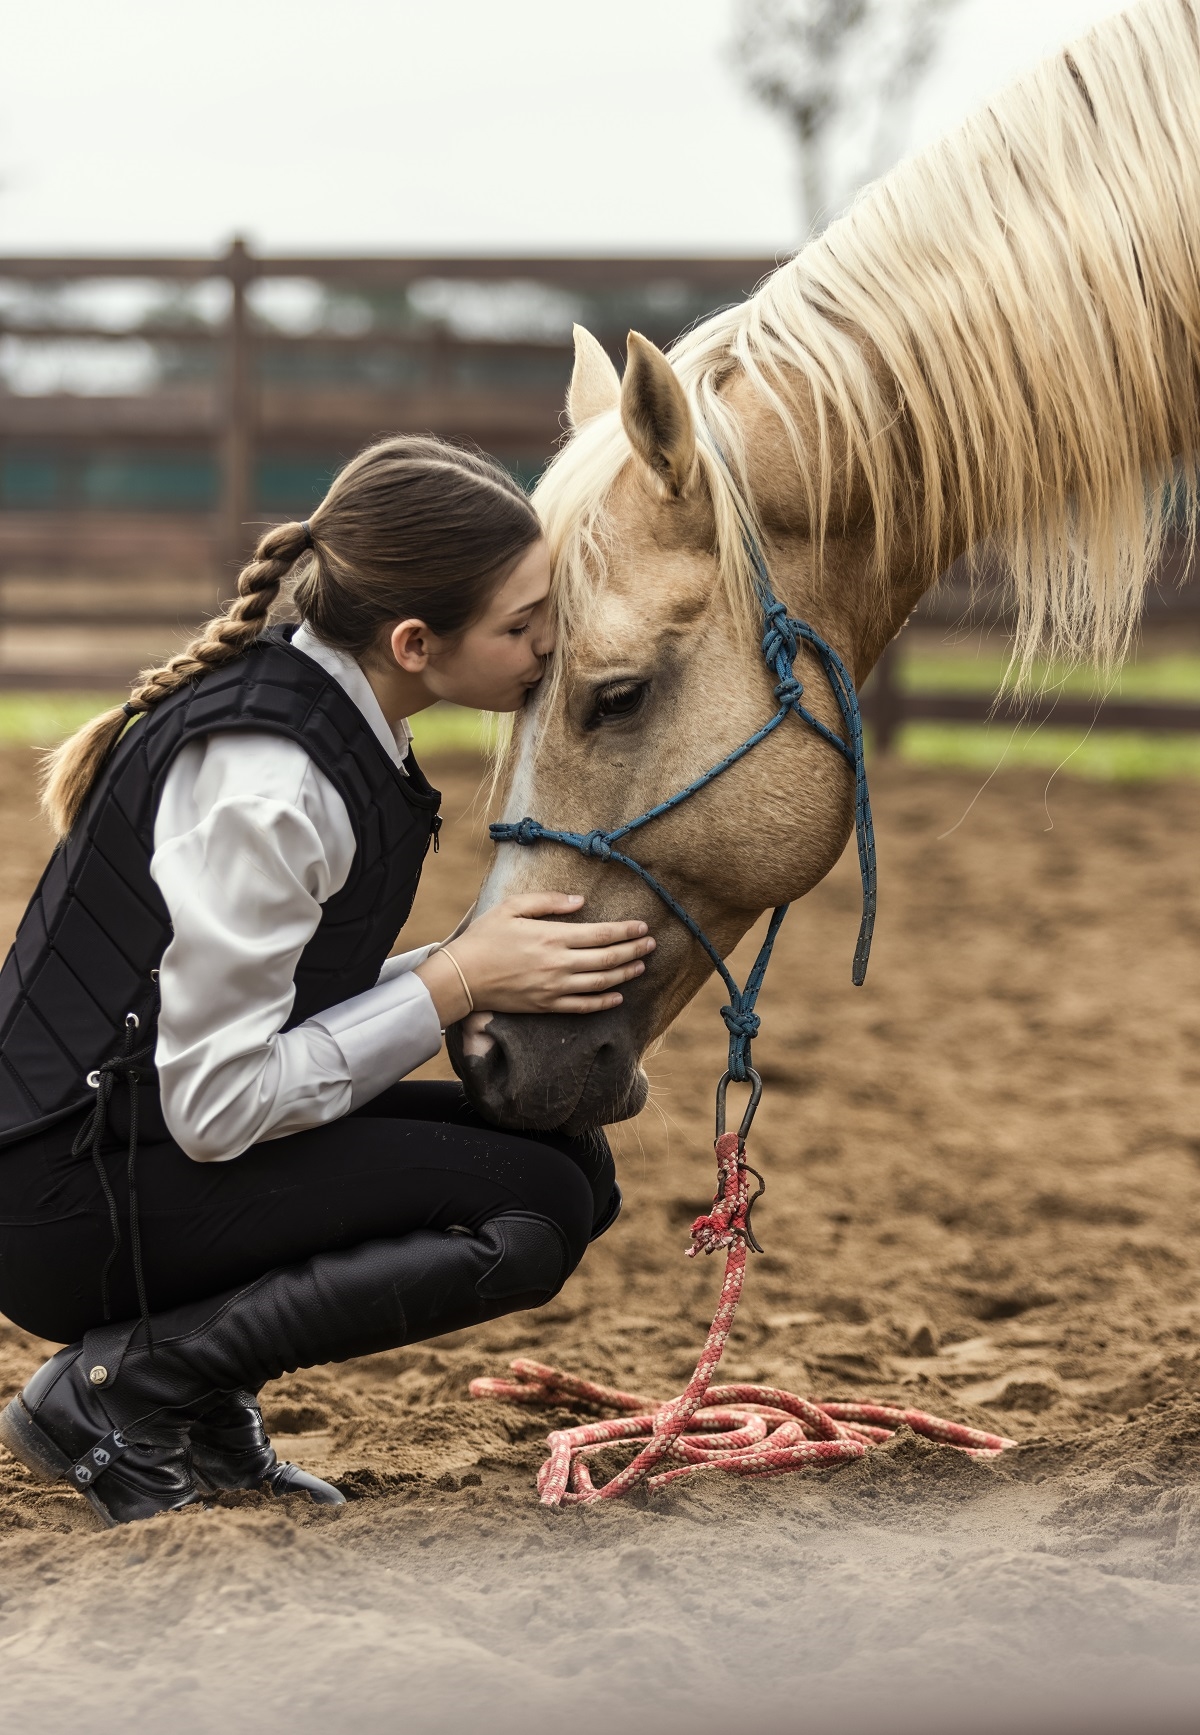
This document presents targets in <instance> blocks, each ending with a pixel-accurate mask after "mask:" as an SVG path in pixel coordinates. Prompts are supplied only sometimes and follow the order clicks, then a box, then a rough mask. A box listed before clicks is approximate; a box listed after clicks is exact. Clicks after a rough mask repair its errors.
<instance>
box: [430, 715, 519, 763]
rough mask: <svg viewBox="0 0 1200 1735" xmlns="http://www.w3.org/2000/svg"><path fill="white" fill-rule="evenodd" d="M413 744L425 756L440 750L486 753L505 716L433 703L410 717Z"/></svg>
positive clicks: (501, 727)
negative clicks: (426, 709) (425, 709)
mask: <svg viewBox="0 0 1200 1735" xmlns="http://www.w3.org/2000/svg"><path fill="white" fill-rule="evenodd" d="M411 723H412V732H413V746H414V747H415V748H416V750H417V753H418V755H419V756H420V757H421V758H423V759H436V758H437V756H438V754H439V753H486V752H487V751H488V750H489V748H491V746H492V745H493V744H494V742H495V740H496V738H497V735H498V733H499V732H500V731H501V730H502V729H503V728H505V727H506V723H505V719H503V718H501V717H496V716H493V714H492V713H491V712H490V711H467V710H464V709H463V707H462V706H461V705H431V706H430V707H429V709H428V711H418V712H417V715H416V716H415V717H413V718H412V719H411Z"/></svg>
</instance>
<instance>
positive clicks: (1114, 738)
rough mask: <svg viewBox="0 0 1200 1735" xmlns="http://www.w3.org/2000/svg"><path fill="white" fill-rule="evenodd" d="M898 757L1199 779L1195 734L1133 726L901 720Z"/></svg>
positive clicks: (1199, 738) (976, 766) (1115, 777)
mask: <svg viewBox="0 0 1200 1735" xmlns="http://www.w3.org/2000/svg"><path fill="white" fill-rule="evenodd" d="M894 750H895V752H896V755H897V757H898V758H899V759H900V760H901V762H902V763H903V764H906V765H930V766H957V767H961V768H962V769H963V770H966V771H981V772H984V773H985V774H986V773H988V772H991V771H994V770H996V769H997V767H999V766H1001V765H1003V766H1007V767H1013V768H1025V769H1029V770H1036V771H1061V773H1062V774H1063V776H1070V777H1095V778H1101V779H1104V780H1106V781H1108V782H1112V783H1139V782H1152V781H1155V780H1157V779H1161V778H1169V777H1187V778H1196V779H1200V735H1147V734H1143V733H1140V732H1138V731H1135V730H1132V729H1131V730H1124V729H1121V730H1116V729H1103V730H1101V729H1096V730H1093V731H1092V733H1091V734H1090V735H1089V734H1088V733H1087V731H1086V730H1083V729H1054V728H1049V727H1047V728H1041V729H1036V728H1030V727H1028V726H1025V725H1021V724H1018V725H1016V726H1014V725H1013V724H1011V723H906V724H905V725H904V727H903V728H902V729H901V730H900V732H899V735H898V736H897V739H896V743H895V749H894Z"/></svg>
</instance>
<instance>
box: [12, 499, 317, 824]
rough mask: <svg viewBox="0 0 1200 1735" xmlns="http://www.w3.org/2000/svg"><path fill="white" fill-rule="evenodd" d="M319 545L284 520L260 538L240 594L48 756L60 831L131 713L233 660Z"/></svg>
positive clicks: (47, 806) (49, 809)
mask: <svg viewBox="0 0 1200 1735" xmlns="http://www.w3.org/2000/svg"><path fill="white" fill-rule="evenodd" d="M312 546H313V537H312V532H311V529H310V528H309V526H307V525H304V524H299V523H296V524H278V525H276V526H275V527H274V528H273V529H271V530H268V531H267V532H266V534H265V535H264V536H263V537H261V538H260V540H259V543H258V546H257V548H256V549H255V550H254V555H253V557H252V559H251V560H250V561H248V562H247V564H246V565H245V566H244V567H243V568H242V570H241V572H240V573H239V574H238V582H237V595H236V596H235V597H233V598H232V599H231V600H230V601H229V602H227V603H226V604H225V606H224V608H223V609H222V610H221V612H220V614H218V615H215V616H214V617H213V619H212V620H210V621H209V622H208V623H207V624H206V625H205V627H204V630H203V631H202V632H200V633H198V634H197V636H196V637H195V638H194V639H193V640H192V641H191V643H190V644H189V645H187V646H186V647H185V648H184V649H183V650H182V651H180V652H179V654H178V655H177V656H174V657H171V658H170V660H169V661H168V662H165V663H163V664H162V666H161V667H160V668H157V669H143V670H142V672H141V674H140V675H139V676H138V678H137V680H136V681H135V682H134V684H133V688H132V690H131V692H130V695H129V700H128V703H126V704H124V705H117V706H115V707H114V708H113V710H111V711H102V712H101V713H100V715H99V716H98V717H93V718H92V719H91V720H90V721H89V722H87V723H85V724H84V725H83V727H82V728H81V729H77V730H76V732H75V733H74V735H72V736H70V737H69V738H68V739H67V740H66V741H64V742H63V743H62V745H61V746H60V747H56V748H55V749H54V751H53V752H51V753H48V754H47V755H46V759H45V763H44V767H43V774H42V787H41V805H42V811H43V813H44V814H45V815H46V817H47V819H48V820H49V821H50V824H51V825H52V826H53V827H54V831H55V834H56V835H57V836H58V837H60V838H61V837H66V835H67V833H68V832H69V831H70V829H71V827H72V825H73V824H74V823H75V818H76V815H77V814H78V812H79V810H80V808H81V807H82V806H83V803H84V801H85V799H86V797H87V793H88V790H89V789H90V788H91V786H92V784H93V783H94V782H95V779H96V775H97V773H98V772H99V770H100V767H101V766H102V765H103V764H104V761H105V760H106V759H107V758H108V755H109V754H110V753H111V751H112V749H113V748H114V747H115V746H116V744H117V742H118V741H119V740H120V738H121V735H122V734H123V733H124V730H125V728H126V726H127V724H128V723H129V721H130V719H131V718H132V717H133V716H136V714H137V713H138V712H139V711H149V710H151V709H152V707H153V706H155V705H158V704H161V703H162V701H163V700H164V699H167V698H169V697H170V696H171V694H172V693H176V692H178V691H179V689H180V687H185V686H187V684H188V683H189V682H190V681H194V680H195V679H196V677H197V676H198V675H203V674H204V673H205V672H206V671H207V670H209V669H216V668H219V667H220V666H221V664H222V663H230V662H232V661H233V659H234V658H235V657H240V656H241V654H242V652H243V651H244V650H246V649H247V648H248V647H249V646H250V645H252V644H253V643H254V641H255V639H257V638H258V637H260V635H261V634H262V633H263V631H264V630H265V628H266V624H267V618H268V616H269V615H270V612H271V608H272V606H273V604H274V602H275V600H276V598H277V597H278V595H279V588H280V586H281V585H282V583H283V581H284V579H285V578H286V577H287V575H288V573H289V572H290V571H291V569H292V567H293V566H294V565H295V564H296V562H297V560H299V558H300V556H301V555H302V554H304V553H305V552H306V551H307V550H308V549H309V548H311V547H312Z"/></svg>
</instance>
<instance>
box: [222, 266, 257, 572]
mask: <svg viewBox="0 0 1200 1735" xmlns="http://www.w3.org/2000/svg"><path fill="white" fill-rule="evenodd" d="M223 269H224V275H225V276H226V277H227V278H228V280H229V322H228V325H227V327H226V332H225V382H224V386H225V389H224V394H223V396H224V404H223V411H224V414H223V418H222V421H223V427H222V440H221V444H222V452H221V508H220V515H221V527H220V532H221V533H220V543H221V559H222V561H223V562H225V561H229V562H231V563H232V564H233V565H234V566H235V567H236V566H241V564H242V561H243V560H244V558H245V556H246V554H247V552H248V549H249V544H250V542H251V540H252V539H251V536H250V531H249V527H248V525H247V520H248V518H249V517H250V514H251V512H252V511H253V509H254V424H255V396H256V394H255V389H254V387H255V381H254V356H253V351H252V342H251V336H250V310H249V306H248V304H247V299H246V292H247V290H248V289H249V286H250V284H251V282H252V281H253V279H254V260H253V258H252V257H251V254H250V250H249V248H248V247H247V246H246V243H245V242H244V241H243V240H242V239H241V237H240V236H235V237H234V239H233V240H232V241H231V242H230V245H229V252H228V253H227V254H226V255H225V260H224V266H223ZM222 588H223V589H224V588H226V587H225V586H222Z"/></svg>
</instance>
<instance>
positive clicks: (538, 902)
mask: <svg viewBox="0 0 1200 1735" xmlns="http://www.w3.org/2000/svg"><path fill="white" fill-rule="evenodd" d="M582 902H583V898H582V897H581V896H580V895H579V893H578V892H514V894H513V896H512V897H511V898H505V900H504V903H503V905H500V904H497V906H496V908H497V909H500V908H504V909H506V910H508V911H509V912H510V913H511V914H512V915H514V916H569V915H570V914H571V913H572V912H573V911H575V910H577V909H578V908H579V906H580V904H582ZM487 913H488V914H489V915H490V914H491V913H492V912H491V911H488V912H487Z"/></svg>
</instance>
